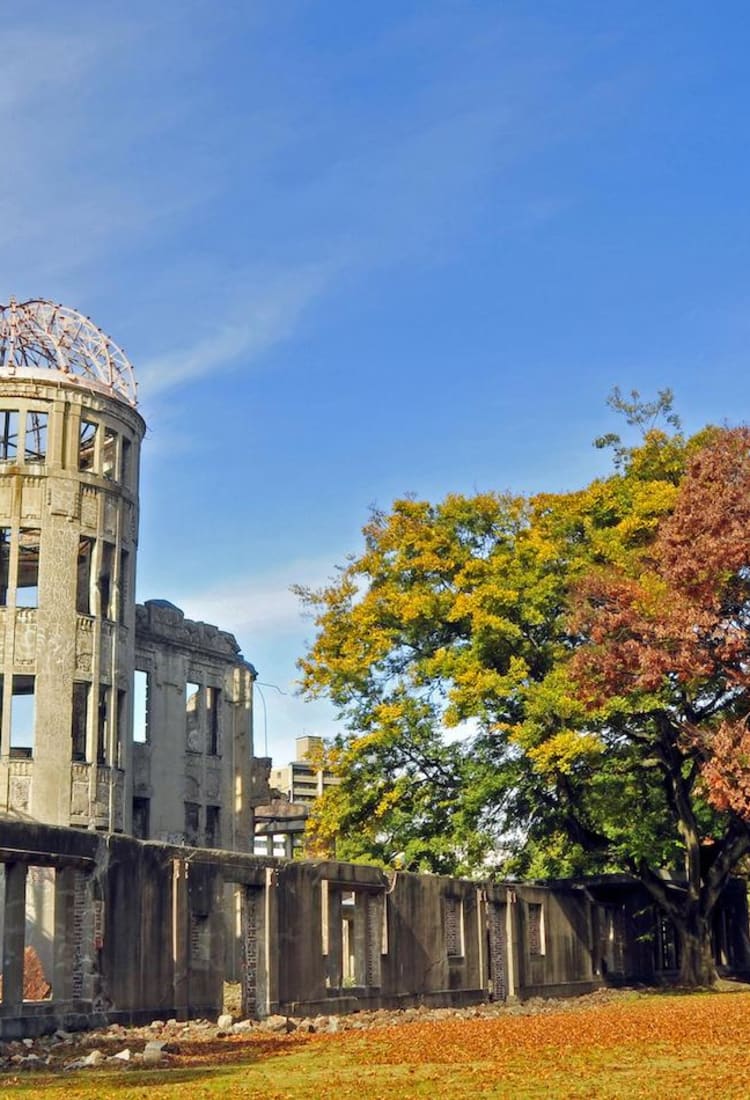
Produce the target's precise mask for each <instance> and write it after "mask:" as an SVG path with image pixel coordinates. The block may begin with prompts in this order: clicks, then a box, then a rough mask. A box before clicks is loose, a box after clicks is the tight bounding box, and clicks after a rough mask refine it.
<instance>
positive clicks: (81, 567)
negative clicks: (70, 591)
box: [76, 535, 94, 615]
mask: <svg viewBox="0 0 750 1100" xmlns="http://www.w3.org/2000/svg"><path fill="white" fill-rule="evenodd" d="M93 556H94V540H93V539H91V538H89V537H88V536H87V535H82V536H81V538H80V539H79V540H78V578H77V586H76V610H77V611H78V612H79V613H80V614H81V615H90V614H91V560H92V558H93Z"/></svg>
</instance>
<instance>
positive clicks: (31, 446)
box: [23, 411, 47, 462]
mask: <svg viewBox="0 0 750 1100" xmlns="http://www.w3.org/2000/svg"><path fill="white" fill-rule="evenodd" d="M23 457H24V461H25V462H46V461H47V414H46V413H43V412H33V411H32V412H28V413H27V414H26V435H25V437H24V452H23Z"/></svg>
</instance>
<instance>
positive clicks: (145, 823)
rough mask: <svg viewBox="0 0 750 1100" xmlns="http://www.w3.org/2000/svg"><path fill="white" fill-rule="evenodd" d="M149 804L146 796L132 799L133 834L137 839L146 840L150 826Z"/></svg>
mask: <svg viewBox="0 0 750 1100" xmlns="http://www.w3.org/2000/svg"><path fill="white" fill-rule="evenodd" d="M150 816H151V804H150V799H148V798H134V799H133V836H134V837H136V838H137V839H138V840H148V838H149V828H150V820H149V819H150Z"/></svg>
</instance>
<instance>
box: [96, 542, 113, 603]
mask: <svg viewBox="0 0 750 1100" xmlns="http://www.w3.org/2000/svg"><path fill="white" fill-rule="evenodd" d="M114 556H115V548H114V546H113V545H112V543H111V542H101V543H100V557H99V614H100V615H101V617H102V618H103V619H112V617H113V616H112V596H113V589H112V563H113V561H114Z"/></svg>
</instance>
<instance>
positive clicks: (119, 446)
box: [0, 377, 145, 831]
mask: <svg viewBox="0 0 750 1100" xmlns="http://www.w3.org/2000/svg"><path fill="white" fill-rule="evenodd" d="M144 430H145V425H144V422H143V420H142V418H141V417H140V415H139V414H138V412H137V411H136V410H135V409H134V408H132V407H131V406H129V405H128V404H127V403H126V402H124V401H123V400H121V399H119V398H118V397H116V396H115V395H111V396H110V395H107V394H105V393H102V392H100V391H98V390H93V389H92V390H89V389H87V388H86V387H84V386H81V385H74V384H72V383H70V384H68V385H66V384H64V383H61V382H60V380H59V379H54V380H51V381H50V382H45V381H42V380H38V379H34V380H30V379H17V378H7V377H2V378H0V662H1V665H2V712H1V715H0V729H1V730H2V733H1V735H0V736H1V739H2V744H1V750H0V812H5V813H8V814H13V815H16V816H19V817H28V818H32V819H36V820H39V821H47V822H50V823H52V824H65V825H67V824H77V825H82V826H85V827H88V826H92V827H94V828H100V829H113V830H125V831H127V830H129V828H130V820H131V819H130V805H129V800H128V797H127V775H128V773H129V771H130V766H131V738H130V724H131V711H130V707H131V696H130V690H131V681H132V670H133V661H134V655H135V601H134V588H135V559H136V548H137V538H138V466H139V450H140V443H141V439H142V437H143V433H144Z"/></svg>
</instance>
